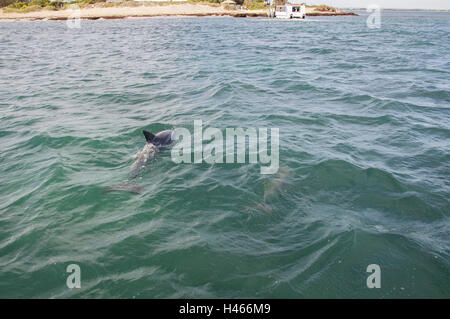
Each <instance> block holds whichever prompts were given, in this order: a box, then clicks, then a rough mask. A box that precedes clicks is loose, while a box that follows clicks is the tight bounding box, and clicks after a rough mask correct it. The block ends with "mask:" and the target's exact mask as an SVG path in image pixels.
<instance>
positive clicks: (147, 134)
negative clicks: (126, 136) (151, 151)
mask: <svg viewBox="0 0 450 319" xmlns="http://www.w3.org/2000/svg"><path fill="white" fill-rule="evenodd" d="M142 133H144V136H145V139H146V140H147V143H151V142H152V141H153V139H154V138H155V135H154V134H152V133H150V132H149V131H146V130H143V131H142Z"/></svg>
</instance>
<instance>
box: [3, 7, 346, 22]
mask: <svg viewBox="0 0 450 319" xmlns="http://www.w3.org/2000/svg"><path fill="white" fill-rule="evenodd" d="M267 12H268V10H239V9H236V10H230V9H225V8H224V7H223V6H218V5H216V6H212V5H207V4H192V3H179V4H164V5H161V4H145V5H140V6H130V7H128V6H115V7H101V6H92V7H86V8H81V9H79V11H78V10H58V11H52V10H40V11H32V12H27V13H16V12H7V13H5V12H3V10H1V11H0V20H65V19H67V18H74V17H79V18H81V19H100V18H103V19H121V18H136V17H157V16H232V17H266V16H267ZM347 14H349V13H346V12H338V13H328V12H315V11H313V9H312V8H307V15H310V16H317V15H328V16H329V15H347Z"/></svg>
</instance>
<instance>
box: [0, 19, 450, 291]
mask: <svg viewBox="0 0 450 319" xmlns="http://www.w3.org/2000/svg"><path fill="white" fill-rule="evenodd" d="M366 18H367V14H365V13H362V14H361V15H360V16H358V17H328V18H309V19H308V21H273V20H269V19H264V18H248V19H236V18H227V17H220V18H219V17H217V18H149V19H128V20H102V21H100V20H97V21H81V25H80V26H81V27H80V28H79V29H70V28H68V27H67V25H66V23H65V21H28V22H27V21H16V22H1V23H0V145H1V152H0V297H2V298H13V297H19V298H24V297H27V298H106V297H109V298H181V297H186V298H200V297H204V298H212V297H218V298H223V297H231V298H235V297H249V298H260V297H264V298H363V297H364V298H367V297H369V298H372V297H373V298H391V297H393V298H411V297H425V298H442V297H444V298H449V297H450V223H449V217H450V38H449V33H450V14H449V13H423V12H412V13H411V12H410V13H408V12H383V13H382V16H381V28H380V29H370V28H368V27H367V25H366ZM194 120H202V121H203V126H204V128H205V129H206V128H207V127H216V128H219V129H221V130H225V128H227V127H232V128H235V127H243V128H247V127H255V128H262V127H268V128H279V132H280V152H279V154H280V155H279V156H280V170H279V172H278V173H277V174H274V175H262V174H261V173H260V165H259V164H249V163H244V164H238V163H236V164H207V163H202V164H176V163H174V162H173V161H172V160H171V155H170V150H166V151H163V152H161V153H159V154H158V156H157V157H156V158H155V160H154V161H152V162H151V164H150V165H148V167H147V168H146V170H145V171H144V172H143V173H142V174H140V176H139V177H138V178H137V180H136V183H137V184H138V185H139V186H141V187H142V188H143V190H144V191H143V192H142V193H141V194H132V193H126V192H114V193H107V194H104V193H102V191H103V190H105V189H106V188H107V187H108V186H110V185H114V184H116V183H120V182H123V181H126V179H127V176H128V173H129V170H130V166H131V164H132V163H133V161H134V156H135V154H136V153H137V152H138V151H139V150H140V149H141V148H142V147H143V145H144V142H145V139H144V137H143V135H142V130H143V129H147V130H150V131H152V132H157V131H160V130H163V129H171V128H180V127H184V128H188V129H189V130H191V131H192V128H193V121H194ZM204 143H205V144H207V143H208V142H204ZM70 264H77V265H79V267H80V269H81V288H79V289H77V288H74V289H69V288H68V287H67V285H66V280H67V278H68V276H69V275H70V273H68V272H66V268H67V266H68V265H70ZM370 264H377V265H379V266H380V269H381V288H379V289H377V288H373V289H369V288H368V287H367V285H366V280H367V277H368V276H369V275H370V273H368V272H366V269H367V266H368V265H370Z"/></svg>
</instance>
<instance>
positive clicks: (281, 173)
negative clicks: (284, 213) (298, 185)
mask: <svg viewBox="0 0 450 319" xmlns="http://www.w3.org/2000/svg"><path fill="white" fill-rule="evenodd" d="M288 178H289V168H288V167H280V169H279V170H278V173H277V174H276V175H275V176H274V178H273V179H271V180H270V181H269V182H268V183H265V184H264V196H263V201H262V202H260V203H258V204H256V205H255V206H245V207H244V208H245V210H247V211H251V210H257V211H262V212H264V213H266V214H268V215H272V212H273V208H272V205H271V204H270V203H271V202H272V201H274V200H275V199H276V198H277V197H278V196H279V195H280V191H281V190H282V189H283V187H284V186H285V185H286V184H287V181H288Z"/></svg>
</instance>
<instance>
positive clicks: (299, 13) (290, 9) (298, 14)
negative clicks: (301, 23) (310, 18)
mask: <svg viewBox="0 0 450 319" xmlns="http://www.w3.org/2000/svg"><path fill="white" fill-rule="evenodd" d="M296 2H298V1H296V0H288V2H286V4H285V5H278V6H275V14H274V15H275V18H278V19H305V18H306V5H305V4H304V3H296Z"/></svg>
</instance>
